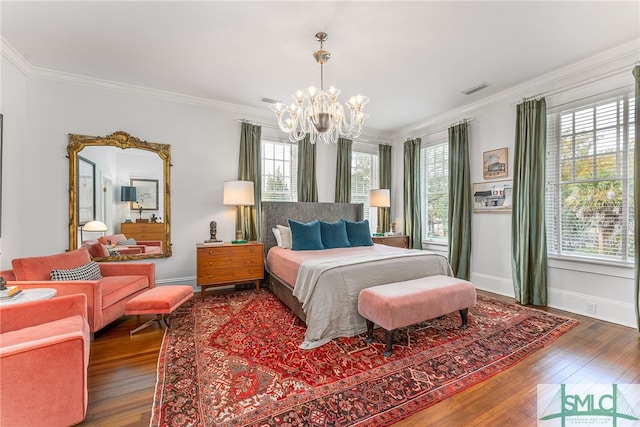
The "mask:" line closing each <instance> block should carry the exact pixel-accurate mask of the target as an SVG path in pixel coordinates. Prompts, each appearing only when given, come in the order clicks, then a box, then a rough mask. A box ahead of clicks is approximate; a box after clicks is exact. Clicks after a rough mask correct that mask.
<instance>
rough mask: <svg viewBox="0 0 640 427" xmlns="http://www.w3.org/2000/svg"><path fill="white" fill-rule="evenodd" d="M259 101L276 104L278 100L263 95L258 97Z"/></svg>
mask: <svg viewBox="0 0 640 427" xmlns="http://www.w3.org/2000/svg"><path fill="white" fill-rule="evenodd" d="M260 102H266V103H267V104H277V103H278V102H280V101H278V100H277V99H272V98H267V97H266V96H263V97H262V98H260Z"/></svg>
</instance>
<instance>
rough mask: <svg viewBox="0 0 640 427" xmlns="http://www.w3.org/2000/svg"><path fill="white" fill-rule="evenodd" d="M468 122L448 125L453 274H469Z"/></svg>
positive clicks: (450, 255)
mask: <svg viewBox="0 0 640 427" xmlns="http://www.w3.org/2000/svg"><path fill="white" fill-rule="evenodd" d="M468 129H469V125H468V123H466V122H465V123H460V124H457V125H455V126H451V127H450V128H449V234H448V240H449V263H450V264H451V269H452V270H453V275H454V276H455V277H458V278H460V279H464V280H469V278H470V276H471V209H472V208H471V178H470V169H469V132H468Z"/></svg>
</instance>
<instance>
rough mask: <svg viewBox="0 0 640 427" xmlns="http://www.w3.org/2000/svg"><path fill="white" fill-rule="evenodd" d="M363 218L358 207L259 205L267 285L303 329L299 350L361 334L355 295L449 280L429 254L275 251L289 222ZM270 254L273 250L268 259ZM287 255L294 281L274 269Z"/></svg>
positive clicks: (444, 266)
mask: <svg viewBox="0 0 640 427" xmlns="http://www.w3.org/2000/svg"><path fill="white" fill-rule="evenodd" d="M362 213H363V206H362V204H351V203H303V202H262V214H261V215H262V216H261V218H262V227H261V232H262V240H263V242H264V247H265V266H266V270H267V284H268V286H269V288H270V289H271V290H272V292H273V293H274V294H275V295H276V296H277V297H278V298H279V299H280V300H282V302H283V303H284V304H285V305H287V306H288V307H289V308H290V309H291V310H292V311H293V312H294V313H295V314H296V315H297V316H298V317H299V318H300V319H301V320H303V321H304V322H305V323H306V325H307V331H306V334H305V340H304V342H303V343H302V344H301V345H300V347H301V348H303V349H312V348H316V347H319V346H321V345H323V344H325V343H327V342H329V341H330V340H331V339H333V338H336V337H341V336H346V337H349V336H354V335H358V334H360V333H362V332H365V331H366V322H365V320H364V319H363V318H362V317H361V316H360V315H359V314H358V309H357V304H358V294H359V292H360V291H361V290H362V289H364V288H367V287H370V286H377V285H382V284H386V283H392V282H399V281H405V280H412V279H417V278H419V277H425V276H431V275H436V274H443V275H451V267H450V266H449V263H448V261H447V259H446V258H445V257H443V256H442V255H439V254H436V253H433V252H429V251H419V250H408V249H400V248H394V247H390V246H383V245H374V246H368V247H358V248H339V249H325V250H322V251H291V250H290V249H282V248H279V247H278V246H277V243H276V239H275V236H274V235H273V232H272V228H276V227H277V225H287V220H288V219H289V218H291V219H296V220H298V221H301V222H309V221H312V220H314V219H320V220H324V221H328V222H334V221H337V220H339V219H341V218H342V219H347V220H350V221H359V220H361V219H362ZM271 248H274V250H273V252H271V254H270V249H271ZM286 251H288V252H289V255H290V256H291V255H293V258H295V260H294V262H298V263H300V265H299V266H298V270H297V274H296V281H293V277H294V276H292V274H291V273H285V272H284V270H282V269H280V268H279V266H278V264H274V263H278V262H283V261H282V260H280V261H278V260H277V259H278V258H279V257H280V256H281V255H282V253H283V252H286ZM305 252H306V253H305ZM285 256H286V254H285ZM308 259H312V260H311V261H309V262H307V263H306V264H314V263H315V264H317V266H316V269H315V270H310V269H309V268H307V267H308V265H306V264H305V262H304V261H306V260H308ZM301 260H302V261H301ZM285 262H287V261H285ZM289 262H292V261H291V260H289ZM302 266H304V267H302ZM299 274H302V277H300V276H299ZM301 279H304V280H301ZM292 281H293V283H291V282H292Z"/></svg>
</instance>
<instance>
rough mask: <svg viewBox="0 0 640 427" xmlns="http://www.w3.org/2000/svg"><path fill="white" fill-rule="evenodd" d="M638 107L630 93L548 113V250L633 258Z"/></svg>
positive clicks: (614, 258) (619, 259)
mask: <svg viewBox="0 0 640 427" xmlns="http://www.w3.org/2000/svg"><path fill="white" fill-rule="evenodd" d="M634 107H635V99H634V97H633V95H631V94H629V95H626V96H619V97H616V98H610V99H607V100H603V101H600V102H593V103H589V104H586V105H582V106H579V107H574V108H571V109H566V110H563V111H558V112H556V113H554V114H551V115H549V116H548V121H547V163H546V223H547V250H548V252H549V254H554V255H558V256H566V257H579V258H587V259H589V258H591V259H600V260H606V261H613V262H621V263H630V262H633V259H634V256H635V253H634V242H633V238H634V236H633V227H634V220H635V213H634V212H633V156H634V153H633V146H634V144H633V138H634V132H635V117H634V115H635V114H634Z"/></svg>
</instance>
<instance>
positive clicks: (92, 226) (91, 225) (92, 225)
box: [82, 221, 107, 231]
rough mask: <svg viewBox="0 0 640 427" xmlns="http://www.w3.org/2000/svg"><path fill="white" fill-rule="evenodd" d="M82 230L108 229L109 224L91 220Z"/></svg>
mask: <svg viewBox="0 0 640 427" xmlns="http://www.w3.org/2000/svg"><path fill="white" fill-rule="evenodd" d="M82 231H107V226H106V225H105V223H104V222H100V221H89V222H88V223H86V224H85V225H83V226H82Z"/></svg>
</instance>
